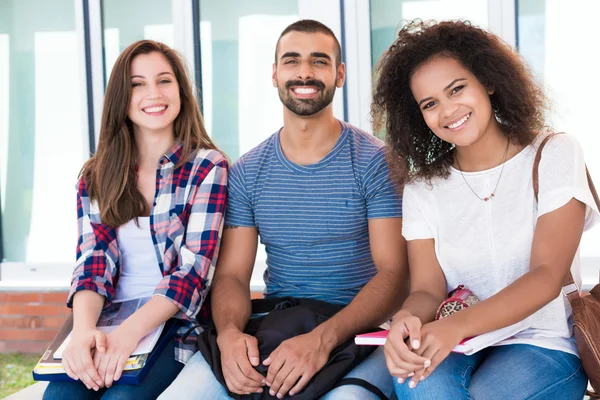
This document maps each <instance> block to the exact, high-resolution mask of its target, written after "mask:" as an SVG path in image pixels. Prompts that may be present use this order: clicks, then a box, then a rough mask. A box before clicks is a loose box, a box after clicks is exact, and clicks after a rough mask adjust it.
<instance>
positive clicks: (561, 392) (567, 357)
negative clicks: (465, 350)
mask: <svg viewBox="0 0 600 400" xmlns="http://www.w3.org/2000/svg"><path fill="white" fill-rule="evenodd" d="M586 386H587V376H586V375H585V372H584V371H583V368H582V366H581V362H580V360H579V358H578V357H577V356H575V355H573V354H569V353H566V352H563V351H558V350H550V349H545V348H542V347H537V346H531V345H526V344H514V345H507V346H497V347H493V348H491V349H490V351H489V353H488V354H487V356H486V358H485V360H484V361H483V362H482V363H481V365H480V366H479V368H478V369H477V371H476V372H475V373H474V374H473V378H472V382H471V387H470V388H469V390H470V392H471V393H472V395H473V397H475V398H476V399H490V400H495V399H499V400H505V399H515V400H518V399H531V400H533V399H582V398H583V394H584V392H585V388H586Z"/></svg>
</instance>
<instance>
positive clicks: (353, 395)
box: [322, 347, 394, 400]
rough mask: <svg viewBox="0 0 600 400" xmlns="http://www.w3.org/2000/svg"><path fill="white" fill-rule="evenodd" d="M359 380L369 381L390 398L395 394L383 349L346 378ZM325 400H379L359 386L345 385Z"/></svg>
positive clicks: (331, 392) (378, 350)
mask: <svg viewBox="0 0 600 400" xmlns="http://www.w3.org/2000/svg"><path fill="white" fill-rule="evenodd" d="M346 378H357V379H361V380H364V381H367V382H368V383H370V384H371V385H373V386H375V387H377V388H378V389H379V390H380V391H381V392H382V393H383V394H384V395H385V396H387V397H388V398H390V397H391V396H392V394H393V393H394V388H393V385H392V382H391V380H390V373H389V372H388V370H387V367H386V365H385V355H384V353H383V347H379V348H377V350H375V351H374V352H373V353H372V354H371V355H369V357H367V358H366V359H365V360H364V361H362V362H361V363H360V364H358V365H357V366H356V367H354V368H353V369H352V370H351V371H350V372H349V373H348V374H347V375H346V376H345V377H344V379H346ZM322 399H323V400H354V399H357V400H369V399H374V400H379V397H378V396H376V395H375V394H374V393H373V392H371V391H369V390H367V389H365V388H363V387H360V386H357V385H344V386H340V387H338V388H335V389H333V390H331V391H330V392H329V393H327V394H326V395H325V396H323V397H322Z"/></svg>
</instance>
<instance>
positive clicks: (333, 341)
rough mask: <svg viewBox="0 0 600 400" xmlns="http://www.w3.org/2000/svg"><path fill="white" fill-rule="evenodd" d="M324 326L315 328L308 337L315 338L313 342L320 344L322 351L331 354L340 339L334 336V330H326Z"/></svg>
mask: <svg viewBox="0 0 600 400" xmlns="http://www.w3.org/2000/svg"><path fill="white" fill-rule="evenodd" d="M324 325H325V324H321V325H319V326H317V327H316V328H315V329H314V330H313V331H312V332H310V333H309V335H312V336H314V337H315V340H316V341H317V343H319V344H320V347H321V348H322V349H324V350H325V351H326V352H327V353H331V352H332V351H333V349H335V348H336V347H337V346H338V344H339V342H340V338H339V337H338V335H337V334H336V330H335V329H333V328H327V327H325V326H324Z"/></svg>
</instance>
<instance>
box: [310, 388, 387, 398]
mask: <svg viewBox="0 0 600 400" xmlns="http://www.w3.org/2000/svg"><path fill="white" fill-rule="evenodd" d="M371 399H372V400H379V399H380V397H379V396H376V395H375V394H374V393H372V392H370V391H368V390H367V389H365V388H362V387H360V386H355V385H345V386H340V387H338V388H335V389H333V390H332V391H330V392H328V393H327V394H326V395H325V396H323V397H322V398H321V400H371Z"/></svg>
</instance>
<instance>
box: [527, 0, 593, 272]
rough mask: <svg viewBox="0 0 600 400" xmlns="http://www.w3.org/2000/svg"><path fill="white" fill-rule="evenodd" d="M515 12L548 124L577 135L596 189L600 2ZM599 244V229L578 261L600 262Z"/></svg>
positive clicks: (547, 2)
mask: <svg viewBox="0 0 600 400" xmlns="http://www.w3.org/2000/svg"><path fill="white" fill-rule="evenodd" d="M517 13H518V14H517V15H518V17H517V24H518V44H519V52H520V53H521V54H522V55H523V57H524V58H525V59H526V60H527V62H528V64H529V66H530V67H531V68H532V69H533V71H534V73H535V74H536V76H537V78H538V80H539V82H540V83H541V84H542V85H543V87H544V89H545V90H546V94H547V95H548V97H549V99H550V106H551V113H550V116H549V117H550V118H549V122H550V123H551V126H552V127H553V128H554V129H555V130H556V131H558V132H561V131H564V132H568V133H570V134H573V135H575V136H577V139H578V140H579V142H580V143H581V144H582V146H583V148H584V151H585V155H586V162H587V165H588V168H589V169H590V172H591V174H592V176H593V177H594V178H595V181H596V186H597V187H598V185H600V158H598V157H595V154H594V151H596V152H597V151H598V149H600V136H599V135H598V133H597V129H596V126H597V121H596V120H597V116H596V115H597V111H596V105H595V102H594V101H590V95H591V94H595V93H598V92H600V81H598V79H595V77H596V76H597V74H598V56H597V52H596V51H593V50H592V48H593V45H592V44H593V43H598V42H599V41H600V31H598V27H597V25H598V23H597V22H598V21H597V19H598V15H600V2H595V1H586V0H572V1H556V0H519V2H518V7H517ZM598 243H600V228H598V227H596V228H594V229H593V230H592V231H591V232H586V233H585V234H584V235H583V239H582V242H581V255H582V257H600V246H598ZM584 273H585V271H584ZM597 274H598V273H597V272H596V273H595V275H594V278H595V279H597V277H598V275H597Z"/></svg>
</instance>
